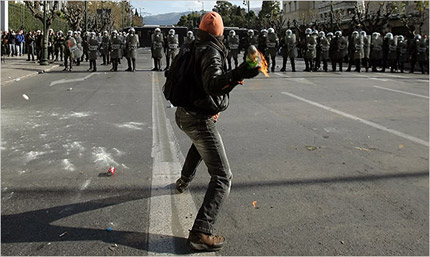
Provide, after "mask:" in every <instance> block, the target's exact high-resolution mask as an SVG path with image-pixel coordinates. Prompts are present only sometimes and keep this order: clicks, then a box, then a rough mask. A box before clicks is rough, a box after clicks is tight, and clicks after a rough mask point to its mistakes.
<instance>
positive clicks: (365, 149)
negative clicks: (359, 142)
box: [354, 146, 370, 152]
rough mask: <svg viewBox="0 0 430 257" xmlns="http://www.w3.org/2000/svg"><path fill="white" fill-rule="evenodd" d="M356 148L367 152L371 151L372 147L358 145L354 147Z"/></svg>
mask: <svg viewBox="0 0 430 257" xmlns="http://www.w3.org/2000/svg"><path fill="white" fill-rule="evenodd" d="M354 148H355V149H357V150H360V151H366V152H370V149H369V148H364V147H359V146H356V147H354Z"/></svg>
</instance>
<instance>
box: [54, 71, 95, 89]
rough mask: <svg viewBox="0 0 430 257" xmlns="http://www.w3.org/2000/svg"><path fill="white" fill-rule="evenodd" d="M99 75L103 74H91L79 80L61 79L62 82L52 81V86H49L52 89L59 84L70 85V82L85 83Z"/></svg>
mask: <svg viewBox="0 0 430 257" xmlns="http://www.w3.org/2000/svg"><path fill="white" fill-rule="evenodd" d="M97 74H101V73H98V72H96V73H90V74H88V75H87V76H85V77H83V78H77V79H60V80H55V81H52V82H51V84H50V85H49V86H50V87H52V86H55V85H58V84H64V83H70V82H78V81H84V80H86V79H89V78H90V77H92V76H94V75H97Z"/></svg>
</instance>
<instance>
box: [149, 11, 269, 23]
mask: <svg viewBox="0 0 430 257" xmlns="http://www.w3.org/2000/svg"><path fill="white" fill-rule="evenodd" d="M260 9H261V8H259V7H258V8H251V10H252V11H254V12H255V14H256V15H258V12H259V11H260ZM189 13H191V12H190V11H187V12H171V13H163V14H158V15H151V16H145V17H143V23H144V24H145V25H175V24H176V23H178V21H179V19H180V18H181V16H182V15H187V14H189Z"/></svg>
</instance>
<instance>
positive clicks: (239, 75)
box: [232, 62, 260, 81]
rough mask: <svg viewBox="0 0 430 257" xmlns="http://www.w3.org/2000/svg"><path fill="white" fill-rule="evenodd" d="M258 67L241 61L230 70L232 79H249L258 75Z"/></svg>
mask: <svg viewBox="0 0 430 257" xmlns="http://www.w3.org/2000/svg"><path fill="white" fill-rule="evenodd" d="M259 68H260V67H255V68H250V67H249V66H248V63H246V62H243V63H242V64H240V65H239V67H237V68H236V69H234V70H233V71H232V75H233V79H235V80H236V81H241V80H243V79H250V78H253V77H255V76H257V75H258V73H259Z"/></svg>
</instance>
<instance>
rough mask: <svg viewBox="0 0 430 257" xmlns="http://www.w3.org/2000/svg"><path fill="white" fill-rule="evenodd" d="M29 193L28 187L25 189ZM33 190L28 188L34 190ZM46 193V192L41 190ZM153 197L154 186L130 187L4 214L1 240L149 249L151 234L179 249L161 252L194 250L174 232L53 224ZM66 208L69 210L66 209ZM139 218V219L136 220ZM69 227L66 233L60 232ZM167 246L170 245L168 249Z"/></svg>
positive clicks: (163, 243)
mask: <svg viewBox="0 0 430 257" xmlns="http://www.w3.org/2000/svg"><path fill="white" fill-rule="evenodd" d="M23 193H25V191H23ZM31 193H33V192H27V194H31ZM39 193H43V192H39ZM149 197H150V190H144V189H143V188H139V189H130V190H127V193H123V194H121V195H118V196H113V197H109V198H104V199H97V200H92V201H88V202H82V203H75V204H70V205H62V206H56V207H52V208H45V209H40V210H35V211H28V212H23V213H17V214H10V215H2V217H1V233H2V234H1V242H2V244H3V243H31V242H56V241H103V242H106V243H109V244H118V245H123V246H129V247H133V248H135V249H139V250H144V251H148V250H154V249H148V243H147V241H148V238H149V236H151V242H155V243H156V244H157V245H168V244H169V243H171V242H174V245H175V249H174V250H173V251H172V250H170V251H171V252H166V251H164V249H161V250H160V253H166V254H189V253H192V250H190V249H189V248H188V247H187V246H186V238H181V237H175V236H173V237H172V236H170V235H150V234H148V233H145V232H136V231H116V230H114V231H111V232H107V231H106V230H104V229H90V228H77V227H75V228H74V227H69V226H57V225H52V224H51V223H53V222H54V221H56V220H59V219H62V218H65V217H68V216H72V215H75V214H78V213H83V212H88V211H92V210H96V209H101V208H106V207H109V206H113V205H117V204H121V203H125V202H129V201H134V200H141V199H145V198H149ZM65 210H66V211H65ZM136 222H138V221H136ZM65 231H67V234H65V235H64V236H61V237H60V235H61V234H62V233H64V232H65ZM166 250H167V249H166ZM3 254H4V253H3Z"/></svg>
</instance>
